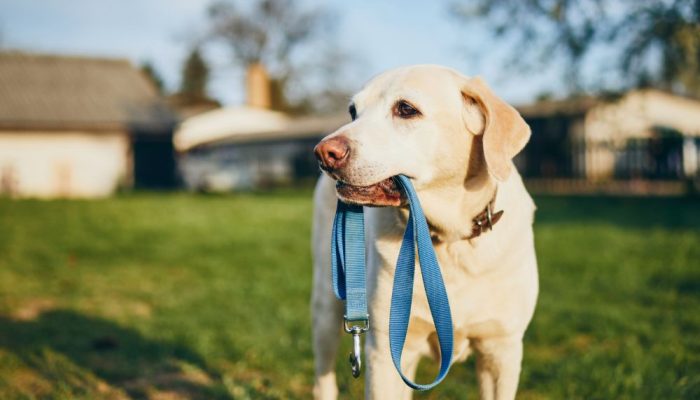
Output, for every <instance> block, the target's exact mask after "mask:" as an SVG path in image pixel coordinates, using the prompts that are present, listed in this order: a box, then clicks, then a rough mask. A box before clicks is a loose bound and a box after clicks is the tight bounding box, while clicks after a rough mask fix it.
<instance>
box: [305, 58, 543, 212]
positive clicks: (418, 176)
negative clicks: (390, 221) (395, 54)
mask: <svg viewBox="0 0 700 400" xmlns="http://www.w3.org/2000/svg"><path fill="white" fill-rule="evenodd" d="M349 112H350V116H351V118H352V121H351V122H349V123H348V124H346V125H344V126H342V127H341V128H339V129H338V130H337V131H335V132H334V133H332V134H330V135H328V136H327V137H325V138H324V139H323V140H322V141H321V142H320V143H319V144H318V145H317V146H316V148H315V149H314V152H315V154H316V157H317V158H318V160H319V164H320V166H321V168H322V169H323V170H324V171H326V172H327V173H328V174H329V175H330V176H331V177H333V178H334V179H336V180H337V186H336V188H337V192H338V196H339V197H340V198H341V199H342V200H343V201H346V202H349V203H354V204H360V205H372V206H398V205H400V204H401V203H402V195H401V193H400V191H399V190H398V187H397V185H396V184H395V183H394V180H393V179H392V177H394V176H395V175H398V174H404V175H407V176H408V177H410V178H412V179H413V181H414V185H415V187H416V189H417V190H427V189H430V188H431V187H440V186H444V185H453V184H463V182H465V180H466V179H467V177H468V176H479V175H483V176H486V177H487V178H488V179H495V180H498V181H503V180H505V179H506V178H507V177H508V175H509V174H510V172H511V168H512V162H511V159H512V158H513V157H514V156H515V155H516V154H517V153H518V152H519V151H520V150H521V149H522V148H523V147H524V146H525V144H526V143H527V140H528V138H529V137H530V129H529V127H528V126H527V124H526V123H525V121H524V120H523V119H522V117H521V116H520V114H518V112H517V111H516V110H515V109H514V108H513V107H511V106H509V105H508V104H506V103H505V102H504V101H503V100H501V99H499V98H498V97H496V96H495V95H494V94H493V92H492V91H491V90H490V89H489V87H488V86H487V85H486V84H485V83H484V82H483V81H482V80H481V79H480V78H468V77H465V76H463V75H461V74H459V73H458V72H456V71H454V70H451V69H448V68H444V67H438V66H429V65H421V66H412V67H404V68H399V69H395V70H390V71H388V72H385V73H383V74H381V75H379V76H377V77H375V78H374V79H372V80H371V81H370V82H369V83H368V84H367V85H366V86H365V87H364V88H363V89H362V90H361V91H360V92H359V93H357V94H356V95H355V96H353V98H352V101H351V103H350V106H349Z"/></svg>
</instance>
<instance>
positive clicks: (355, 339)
mask: <svg viewBox="0 0 700 400" xmlns="http://www.w3.org/2000/svg"><path fill="white" fill-rule="evenodd" d="M358 322H364V325H354V324H355V323H358ZM350 323H353V325H352V326H350ZM343 328H344V329H345V332H347V333H349V334H351V335H352V352H351V353H350V357H349V360H348V361H350V367H351V369H352V376H353V378H358V377H359V376H360V372H361V371H362V347H361V342H360V335H362V334H363V333H365V332H367V331H368V330H369V315H368V316H367V319H365V320H364V321H348V319H347V317H345V318H344V322H343Z"/></svg>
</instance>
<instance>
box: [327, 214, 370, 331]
mask: <svg viewBox="0 0 700 400" xmlns="http://www.w3.org/2000/svg"><path fill="white" fill-rule="evenodd" d="M331 269H332V274H333V291H334V292H335V296H336V297H337V298H339V299H340V300H345V320H346V321H349V322H354V321H364V322H367V321H368V315H367V291H366V289H365V287H366V283H365V282H366V278H365V222H364V214H363V212H362V207H361V206H355V205H351V204H346V203H343V202H342V201H338V205H337V208H336V212H335V220H334V221H333V234H332V236H331Z"/></svg>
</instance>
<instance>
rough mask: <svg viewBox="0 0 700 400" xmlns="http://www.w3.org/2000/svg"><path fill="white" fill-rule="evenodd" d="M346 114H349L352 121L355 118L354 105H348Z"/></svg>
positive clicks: (355, 110)
mask: <svg viewBox="0 0 700 400" xmlns="http://www.w3.org/2000/svg"><path fill="white" fill-rule="evenodd" d="M348 112H349V113H350V118H352V120H353V121H354V120H355V118H357V109H356V108H355V105H354V104H350V107H348Z"/></svg>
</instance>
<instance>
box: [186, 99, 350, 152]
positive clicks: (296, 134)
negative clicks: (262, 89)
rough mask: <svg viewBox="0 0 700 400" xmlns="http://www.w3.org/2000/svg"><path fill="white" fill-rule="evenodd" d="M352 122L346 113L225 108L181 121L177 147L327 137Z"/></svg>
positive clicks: (187, 148)
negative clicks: (297, 114)
mask: <svg viewBox="0 0 700 400" xmlns="http://www.w3.org/2000/svg"><path fill="white" fill-rule="evenodd" d="M346 122H349V118H348V116H347V114H345V113H343V115H334V116H328V117H303V118H292V117H289V116H288V115H287V114H284V113H281V112H277V111H270V110H266V109H262V108H254V107H225V108H220V109H217V110H214V111H209V112H205V113H202V114H199V115H196V116H194V117H191V118H188V119H186V120H185V121H183V122H182V124H181V125H180V127H179V128H178V129H177V131H176V133H175V137H174V141H175V148H176V149H177V150H179V151H187V150H189V149H191V148H194V147H198V146H202V145H210V144H218V143H251V142H259V141H270V140H285V139H298V138H304V137H313V136H318V135H322V134H327V133H330V132H332V131H334V130H335V129H337V128H338V127H340V126H341V125H343V124H344V123H346Z"/></svg>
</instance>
